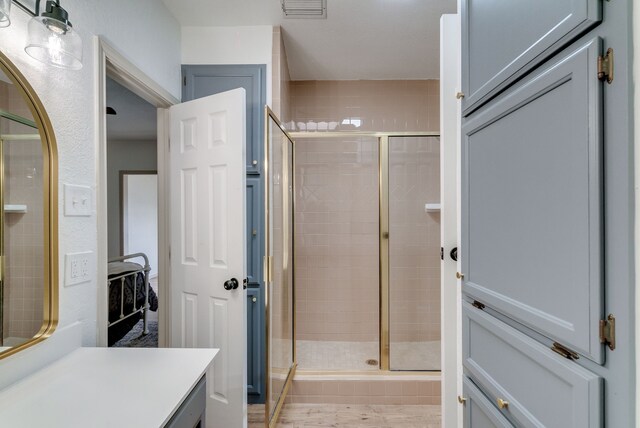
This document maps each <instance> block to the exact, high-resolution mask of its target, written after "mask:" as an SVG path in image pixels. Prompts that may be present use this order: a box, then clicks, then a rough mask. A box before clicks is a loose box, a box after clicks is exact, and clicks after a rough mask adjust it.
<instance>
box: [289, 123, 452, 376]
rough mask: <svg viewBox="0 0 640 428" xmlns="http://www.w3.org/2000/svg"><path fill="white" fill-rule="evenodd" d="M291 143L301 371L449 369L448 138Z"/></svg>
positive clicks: (323, 137)
mask: <svg viewBox="0 0 640 428" xmlns="http://www.w3.org/2000/svg"><path fill="white" fill-rule="evenodd" d="M293 136H294V140H295V155H296V162H295V179H296V181H295V183H296V186H295V264H296V271H295V286H296V288H295V295H296V299H295V311H296V313H295V315H296V342H295V343H296V345H295V346H296V356H297V363H298V370H299V371H302V372H304V371H308V372H336V371H338V372H362V371H366V372H371V371H380V370H384V371H387V370H392V371H437V370H440V211H439V206H440V205H439V204H440V140H439V137H438V136H437V135H431V134H430V135H425V134H411V135H397V134H382V133H294V134H293Z"/></svg>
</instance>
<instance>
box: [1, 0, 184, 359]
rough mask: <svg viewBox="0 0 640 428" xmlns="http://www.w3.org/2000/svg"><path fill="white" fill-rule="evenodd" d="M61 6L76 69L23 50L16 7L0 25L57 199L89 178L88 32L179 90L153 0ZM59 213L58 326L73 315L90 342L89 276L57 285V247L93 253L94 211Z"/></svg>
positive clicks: (173, 31) (171, 22)
mask: <svg viewBox="0 0 640 428" xmlns="http://www.w3.org/2000/svg"><path fill="white" fill-rule="evenodd" d="M64 7H65V8H66V9H67V10H68V11H69V13H70V19H71V21H72V22H73V24H74V28H75V29H76V31H78V33H79V35H80V36H81V37H82V40H83V49H84V52H83V55H84V58H83V63H84V67H83V68H82V70H79V71H69V70H61V69H57V68H54V67H50V66H47V65H44V64H41V63H39V62H37V61H35V60H33V59H31V58H30V57H28V56H27V55H26V54H25V52H24V45H25V41H26V35H27V22H28V20H29V18H30V17H29V16H28V15H27V14H26V13H24V12H23V11H21V10H20V9H18V8H17V7H15V6H14V7H13V9H12V12H11V21H12V24H11V26H10V27H8V28H3V29H0V50H2V52H3V53H4V54H6V55H7V56H8V57H9V59H10V60H11V61H13V62H14V64H15V65H16V66H17V67H18V68H19V69H20V70H21V72H22V73H23V74H24V75H25V76H26V77H27V79H28V80H29V82H30V83H31V85H32V86H33V87H34V89H35V91H36V92H37V93H38V95H39V97H40V99H41V100H42V102H43V104H44V106H45V108H46V110H47V113H48V115H49V117H50V119H51V122H52V124H53V129H54V131H55V135H56V139H57V143H58V158H59V162H58V166H59V183H58V189H59V191H60V195H61V196H60V201H62V185H63V183H73V184H82V185H89V186H91V187H93V188H95V186H96V171H95V164H96V157H95V156H96V121H95V119H96V116H95V109H96V99H95V88H96V82H95V69H94V66H95V64H94V39H93V36H94V35H96V34H99V35H101V36H103V37H104V38H105V39H106V40H107V41H108V42H109V43H110V44H112V45H113V46H114V47H115V48H116V49H118V50H119V51H120V52H121V53H122V54H123V55H124V56H125V57H127V58H128V59H129V60H130V61H132V62H133V63H134V64H135V65H137V66H138V67H139V68H140V69H142V70H143V71H144V72H145V73H147V74H148V75H149V76H150V77H151V78H152V79H154V80H155V81H156V82H157V83H158V84H160V85H161V86H163V87H164V88H165V89H167V90H168V91H169V92H171V93H172V94H173V95H174V96H176V97H178V98H179V97H180V37H181V36H180V26H179V24H178V23H177V21H176V20H175V19H174V18H173V17H172V16H171V15H170V14H169V12H168V11H167V9H166V8H165V7H164V5H163V4H162V3H161V2H158V1H155V0H138V1H135V2H131V1H125V0H114V1H109V2H104V1H98V0H87V1H80V0H67V1H66V2H64ZM59 213H60V219H59V245H58V248H59V252H60V259H59V268H60V298H59V302H60V328H61V327H64V326H66V325H70V324H72V323H74V322H75V321H81V323H82V327H83V343H84V344H85V345H95V343H96V308H97V305H96V299H97V297H96V295H97V294H96V292H97V287H98V284H97V283H96V280H95V278H92V279H91V281H90V282H88V283H84V284H80V285H76V286H73V287H64V286H63V282H64V281H63V278H64V254H65V253H70V252H78V251H93V254H94V257H95V254H96V250H97V225H96V217H95V215H93V216H91V217H64V216H63V215H62V214H63V209H62V204H61V203H60V206H59ZM35 352H37V351H35ZM43 358H44V357H43ZM0 364H2V363H0Z"/></svg>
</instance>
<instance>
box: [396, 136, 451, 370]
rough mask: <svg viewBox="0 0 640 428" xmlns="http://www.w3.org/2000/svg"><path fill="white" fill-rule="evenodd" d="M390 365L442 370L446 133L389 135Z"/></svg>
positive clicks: (411, 368)
mask: <svg viewBox="0 0 640 428" xmlns="http://www.w3.org/2000/svg"><path fill="white" fill-rule="evenodd" d="M388 157H389V159H388V168H389V169H388V175H389V181H388V183H389V191H388V199H389V201H388V202H389V212H388V213H389V217H388V222H389V226H388V231H389V235H388V239H389V244H388V249H389V268H388V278H389V287H388V290H389V306H388V308H389V324H388V325H389V368H390V369H391V370H421V371H427V370H440V138H439V137H435V136H433V137H431V136H430V137H424V136H421V137H413V136H407V137H393V136H390V137H389V140H388Z"/></svg>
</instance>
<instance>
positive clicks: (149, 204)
mask: <svg viewBox="0 0 640 428" xmlns="http://www.w3.org/2000/svg"><path fill="white" fill-rule="evenodd" d="M123 178H124V180H123V194H122V204H123V207H122V213H123V214H124V215H123V219H124V224H123V231H124V242H123V247H124V254H135V253H144V254H146V255H147V257H148V259H149V266H150V267H151V272H150V274H149V276H150V277H151V278H155V277H156V276H158V176H157V175H155V174H128V175H125V176H124V177H123ZM137 263H140V264H142V260H140V261H137Z"/></svg>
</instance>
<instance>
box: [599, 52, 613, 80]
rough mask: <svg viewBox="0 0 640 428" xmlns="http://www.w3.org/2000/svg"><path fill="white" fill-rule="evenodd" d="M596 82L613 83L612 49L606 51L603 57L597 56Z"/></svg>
mask: <svg viewBox="0 0 640 428" xmlns="http://www.w3.org/2000/svg"><path fill="white" fill-rule="evenodd" d="M598 80H601V81H603V82H604V81H605V80H606V81H607V83H611V82H613V49H611V48H609V49H607V53H606V54H604V56H602V55H599V56H598Z"/></svg>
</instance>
